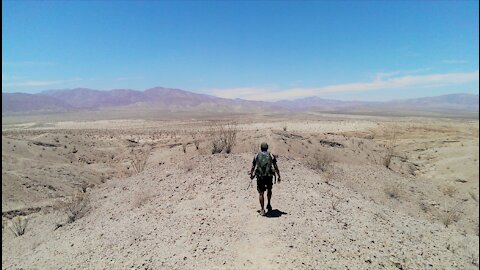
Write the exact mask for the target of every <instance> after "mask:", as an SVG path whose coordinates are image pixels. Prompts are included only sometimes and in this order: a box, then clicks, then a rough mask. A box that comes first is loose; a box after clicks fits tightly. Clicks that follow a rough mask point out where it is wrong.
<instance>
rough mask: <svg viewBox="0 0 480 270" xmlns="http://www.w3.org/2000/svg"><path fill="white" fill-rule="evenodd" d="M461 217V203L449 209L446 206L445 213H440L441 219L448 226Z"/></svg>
mask: <svg viewBox="0 0 480 270" xmlns="http://www.w3.org/2000/svg"><path fill="white" fill-rule="evenodd" d="M459 219H460V207H459V205H457V206H455V207H453V208H451V209H448V208H447V206H445V210H444V213H442V214H441V215H440V220H441V221H442V223H443V225H445V227H447V228H448V226H450V225H452V224H453V223H454V222H457V221H458V220H459Z"/></svg>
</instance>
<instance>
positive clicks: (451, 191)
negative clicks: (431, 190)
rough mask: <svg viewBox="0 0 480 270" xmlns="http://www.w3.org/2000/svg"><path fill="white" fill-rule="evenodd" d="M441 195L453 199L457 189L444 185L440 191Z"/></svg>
mask: <svg viewBox="0 0 480 270" xmlns="http://www.w3.org/2000/svg"><path fill="white" fill-rule="evenodd" d="M442 192H443V195H447V196H449V197H453V195H454V194H455V193H456V192H457V189H456V188H455V187H454V186H451V185H446V186H445V187H443V189H442Z"/></svg>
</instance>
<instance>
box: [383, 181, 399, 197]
mask: <svg viewBox="0 0 480 270" xmlns="http://www.w3.org/2000/svg"><path fill="white" fill-rule="evenodd" d="M383 190H384V191H385V194H387V195H388V197H390V198H393V199H398V198H399V197H400V187H399V186H398V184H396V183H389V184H387V186H386V187H385V188H384V189H383Z"/></svg>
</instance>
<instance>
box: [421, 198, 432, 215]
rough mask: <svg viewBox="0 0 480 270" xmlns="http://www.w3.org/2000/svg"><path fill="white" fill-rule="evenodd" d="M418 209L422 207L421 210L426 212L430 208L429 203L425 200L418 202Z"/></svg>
mask: <svg viewBox="0 0 480 270" xmlns="http://www.w3.org/2000/svg"><path fill="white" fill-rule="evenodd" d="M420 209H422V211H423V212H425V213H427V212H428V211H429V210H430V205H429V204H428V203H427V202H424V201H422V202H420Z"/></svg>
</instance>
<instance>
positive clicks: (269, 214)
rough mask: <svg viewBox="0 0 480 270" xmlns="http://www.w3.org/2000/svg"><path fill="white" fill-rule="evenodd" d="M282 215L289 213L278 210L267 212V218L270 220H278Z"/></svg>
mask: <svg viewBox="0 0 480 270" xmlns="http://www.w3.org/2000/svg"><path fill="white" fill-rule="evenodd" d="M282 215H287V213H285V212H282V211H280V210H278V209H273V210H271V211H268V212H267V217H269V218H278V217H281V216H282Z"/></svg>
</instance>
